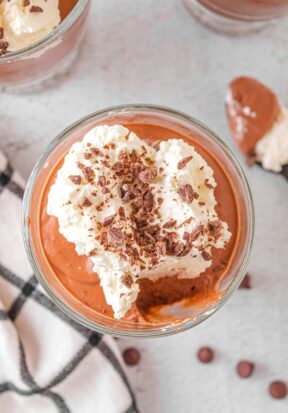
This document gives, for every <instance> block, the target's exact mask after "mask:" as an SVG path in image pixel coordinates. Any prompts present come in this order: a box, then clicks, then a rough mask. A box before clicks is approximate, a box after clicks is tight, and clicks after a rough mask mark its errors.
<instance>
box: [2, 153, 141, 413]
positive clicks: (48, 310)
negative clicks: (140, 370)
mask: <svg viewBox="0 0 288 413" xmlns="http://www.w3.org/2000/svg"><path fill="white" fill-rule="evenodd" d="M22 196H23V182H22V180H21V178H20V177H19V175H18V174H17V173H16V172H14V171H13V169H12V167H11V165H10V164H9V163H8V162H7V160H6V158H5V157H4V156H3V154H1V152H0V231H1V232H0V235H1V236H0V412H1V413H40V412H41V413H46V412H49V413H54V412H59V413H60V412H61V413H70V412H71V413H124V412H127V413H128V412H130V413H134V412H135V413H136V412H138V410H137V406H136V402H135V398H134V395H133V392H132V390H131V387H130V385H129V382H128V380H127V377H126V374H125V372H124V367H123V365H122V361H121V359H120V358H119V352H118V350H117V347H116V345H115V342H114V340H113V339H112V338H111V337H102V336H101V335H100V334H97V333H95V332H92V331H90V330H88V329H87V328H85V327H82V326H81V325H79V324H77V323H76V322H74V321H73V320H71V319H69V318H68V317H67V316H66V315H65V314H64V313H62V312H61V311H60V310H59V309H58V308H57V307H56V306H55V305H54V304H53V303H52V302H51V301H50V300H49V298H48V297H47V296H46V295H45V293H44V292H43V290H42V288H41V287H40V285H39V284H38V283H37V280H36V278H35V276H34V275H33V274H32V270H31V267H30V265H29V262H28V260H27V258H26V253H25V250H24V246H23V243H22V235H21V198H22Z"/></svg>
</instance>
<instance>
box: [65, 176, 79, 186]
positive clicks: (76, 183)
mask: <svg viewBox="0 0 288 413" xmlns="http://www.w3.org/2000/svg"><path fill="white" fill-rule="evenodd" d="M68 178H69V179H70V180H71V181H72V182H73V184H75V185H80V184H81V176H80V175H70V176H69V177H68Z"/></svg>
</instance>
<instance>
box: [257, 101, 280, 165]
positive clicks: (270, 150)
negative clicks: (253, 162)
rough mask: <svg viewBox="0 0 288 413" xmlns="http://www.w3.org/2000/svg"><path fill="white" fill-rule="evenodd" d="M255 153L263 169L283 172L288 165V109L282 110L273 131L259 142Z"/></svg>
mask: <svg viewBox="0 0 288 413" xmlns="http://www.w3.org/2000/svg"><path fill="white" fill-rule="evenodd" d="M255 153H256V156H257V160H258V161H260V162H261V163H262V166H263V168H265V169H268V170H270V171H274V172H281V170H282V167H283V166H284V165H287V164H288V109H286V108H284V107H282V108H281V112H280V114H279V116H278V118H277V119H276V121H275V122H274V124H273V126H272V128H271V130H269V132H267V133H266V134H265V135H264V136H263V138H262V139H260V140H259V141H258V142H257V144H256V147H255Z"/></svg>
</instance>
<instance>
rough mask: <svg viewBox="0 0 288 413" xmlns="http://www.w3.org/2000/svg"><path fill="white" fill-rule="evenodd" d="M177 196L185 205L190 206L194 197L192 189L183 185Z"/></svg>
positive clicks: (187, 185)
mask: <svg viewBox="0 0 288 413" xmlns="http://www.w3.org/2000/svg"><path fill="white" fill-rule="evenodd" d="M178 194H179V195H180V197H181V199H182V200H183V201H184V202H186V204H191V202H192V201H193V199H194V196H195V194H194V191H193V188H192V186H191V185H189V184H186V185H183V186H182V187H181V188H179V189H178Z"/></svg>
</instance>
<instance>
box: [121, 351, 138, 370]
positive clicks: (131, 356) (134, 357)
mask: <svg viewBox="0 0 288 413" xmlns="http://www.w3.org/2000/svg"><path fill="white" fill-rule="evenodd" d="M123 359H124V361H125V363H126V364H127V365H128V366H135V365H136V364H138V363H139V361H140V353H139V351H138V350H136V348H132V347H131V348H127V349H126V350H125V351H124V352H123Z"/></svg>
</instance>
